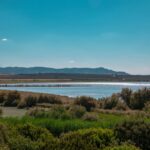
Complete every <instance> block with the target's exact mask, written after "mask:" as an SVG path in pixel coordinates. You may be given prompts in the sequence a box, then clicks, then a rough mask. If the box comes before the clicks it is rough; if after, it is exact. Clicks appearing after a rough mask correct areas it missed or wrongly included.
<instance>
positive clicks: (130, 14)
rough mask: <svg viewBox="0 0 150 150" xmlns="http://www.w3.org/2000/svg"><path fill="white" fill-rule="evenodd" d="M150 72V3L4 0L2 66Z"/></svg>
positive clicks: (0, 2) (0, 21)
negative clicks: (96, 68) (100, 68)
mask: <svg viewBox="0 0 150 150" xmlns="http://www.w3.org/2000/svg"><path fill="white" fill-rule="evenodd" d="M6 66H23V67H30V66H45V67H55V68H64V67H92V68H94V67H106V68H110V69H113V70H116V71H126V72H128V73H131V74H150V0H0V67H6Z"/></svg>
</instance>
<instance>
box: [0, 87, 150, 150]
mask: <svg viewBox="0 0 150 150" xmlns="http://www.w3.org/2000/svg"><path fill="white" fill-rule="evenodd" d="M136 99H137V101H136ZM0 104H1V108H0V116H2V114H3V111H2V110H3V107H6V106H7V107H10V109H11V107H16V108H19V109H18V111H20V109H21V108H24V109H27V113H26V114H25V116H22V117H20V118H18V117H11V116H10V117H0V150H77V149H78V150H150V146H149V145H150V105H149V104H150V89H146V88H145V89H141V90H138V91H135V92H133V91H132V90H130V89H123V90H122V91H121V92H120V93H117V94H113V95H112V96H111V97H107V98H103V99H99V100H96V99H94V98H91V97H86V96H82V97H77V98H74V99H71V100H68V101H67V100H65V101H64V99H61V97H58V96H55V95H43V94H39V95H33V94H28V95H26V96H23V95H22V94H21V93H18V92H17V91H11V92H5V91H4V92H0Z"/></svg>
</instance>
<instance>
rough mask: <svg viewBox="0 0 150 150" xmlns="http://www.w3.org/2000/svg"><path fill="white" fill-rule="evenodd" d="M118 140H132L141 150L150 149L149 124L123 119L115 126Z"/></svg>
mask: <svg viewBox="0 0 150 150" xmlns="http://www.w3.org/2000/svg"><path fill="white" fill-rule="evenodd" d="M115 134H116V137H117V138H118V139H119V141H120V142H124V141H128V140H130V141H132V142H134V143H135V144H136V146H138V147H140V148H142V149H143V150H150V124H149V123H145V122H143V121H130V122H129V121H128V122H127V121H125V122H123V123H122V124H120V125H118V126H116V128H115Z"/></svg>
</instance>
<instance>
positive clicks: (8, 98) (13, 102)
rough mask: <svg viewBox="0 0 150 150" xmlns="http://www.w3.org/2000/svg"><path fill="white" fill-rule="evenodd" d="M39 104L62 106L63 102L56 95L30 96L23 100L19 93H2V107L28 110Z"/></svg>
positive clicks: (0, 95) (0, 102) (0, 94)
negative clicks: (27, 108)
mask: <svg viewBox="0 0 150 150" xmlns="http://www.w3.org/2000/svg"><path fill="white" fill-rule="evenodd" d="M39 103H40V104H41V103H48V104H62V103H63V102H62V100H60V98H58V97H57V96H55V95H49V96H44V95H40V96H32V95H29V96H27V97H25V98H22V97H21V95H20V93H19V92H17V91H9V92H0V105H2V106H8V107H18V108H26V107H32V106H35V105H37V104H39Z"/></svg>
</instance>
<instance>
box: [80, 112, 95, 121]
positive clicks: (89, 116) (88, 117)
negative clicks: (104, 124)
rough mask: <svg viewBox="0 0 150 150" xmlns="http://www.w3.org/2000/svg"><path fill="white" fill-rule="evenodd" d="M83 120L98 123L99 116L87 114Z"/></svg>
mask: <svg viewBox="0 0 150 150" xmlns="http://www.w3.org/2000/svg"><path fill="white" fill-rule="evenodd" d="M82 118H83V120H86V121H98V115H97V114H95V113H86V114H85V115H84V116H83V117H82Z"/></svg>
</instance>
